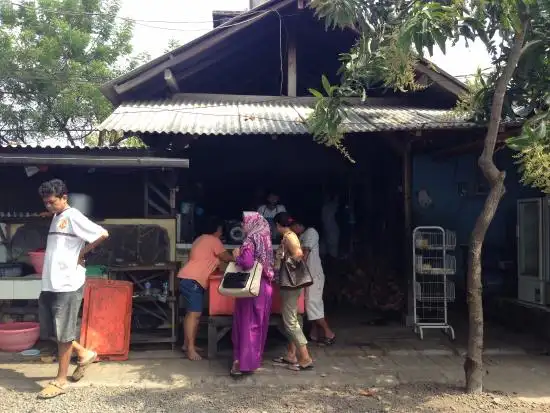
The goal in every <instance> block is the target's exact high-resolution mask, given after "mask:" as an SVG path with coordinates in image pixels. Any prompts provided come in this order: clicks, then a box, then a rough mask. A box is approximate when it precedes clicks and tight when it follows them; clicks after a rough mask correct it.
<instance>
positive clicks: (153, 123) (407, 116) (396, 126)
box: [99, 94, 475, 135]
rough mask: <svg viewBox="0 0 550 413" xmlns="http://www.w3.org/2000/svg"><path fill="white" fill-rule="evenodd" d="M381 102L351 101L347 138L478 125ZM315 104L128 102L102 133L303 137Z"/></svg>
mask: <svg viewBox="0 0 550 413" xmlns="http://www.w3.org/2000/svg"><path fill="white" fill-rule="evenodd" d="M379 102H384V101H380V100H376V99H373V100H367V102H366V103H361V102H360V100H359V99H348V100H347V104H348V105H347V106H346V107H345V109H344V111H345V114H346V119H345V121H344V123H343V125H342V127H343V129H344V131H345V132H346V133H350V132H377V131H407V130H421V129H451V128H468V127H472V126H475V125H474V124H472V123H470V122H466V121H464V120H463V119H459V118H457V117H456V116H455V114H454V113H453V112H451V111H449V110H434V109H424V108H417V107H409V106H395V105H390V104H387V103H379ZM314 104H315V100H314V99H313V98H309V97H300V98H291V97H273V96H236V95H207V94H181V95H177V96H175V97H174V98H172V99H167V100H158V101H144V102H126V103H123V104H122V105H120V106H119V107H118V108H116V109H115V111H114V112H113V113H112V114H111V116H109V117H108V118H107V119H106V120H105V121H104V122H103V123H102V124H101V125H100V126H99V130H105V131H117V132H136V133H179V134H190V135H252V134H273V135H285V134H288V135H300V134H307V133H308V129H307V126H306V122H305V120H306V119H307V117H308V116H309V115H310V114H311V113H312V111H313V105H314Z"/></svg>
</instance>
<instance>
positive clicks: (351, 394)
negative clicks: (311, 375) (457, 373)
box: [0, 384, 550, 413]
mask: <svg viewBox="0 0 550 413" xmlns="http://www.w3.org/2000/svg"><path fill="white" fill-rule="evenodd" d="M0 411H4V412H12V413H54V412H77V411H101V412H104V413H111V412H128V411H132V412H156V413H160V412H182V413H192V412H197V413H198V412H201V413H214V412H216V413H217V412H227V413H283V412H284V413H302V412H305V413H321V412H324V413H333V412H338V413H343V412H346V413H347V412H349V413H361V412H369V413H371V412H372V413H376V412H396V413H411V412H426V413H432V412H433V413H436V412H437V413H454V412H460V413H470V412H471V413H474V412H476V413H478V412H488V413H497V412H514V413H527V412H540V413H545V412H550V404H543V403H542V404H541V403H537V402H535V401H526V400H520V399H518V398H517V397H515V396H513V395H511V396H507V395H501V394H491V393H486V394H482V395H465V394H464V393H463V392H462V390H461V389H459V388H456V387H454V388H453V387H449V386H445V385H430V384H415V385H410V386H408V385H401V386H397V387H393V388H383V389H375V388H358V387H354V386H346V387H314V388H310V387H308V386H298V387H278V386H273V387H267V388H261V387H252V388H248V387H245V386H237V387H231V386H224V387H221V388H220V387H213V386H202V387H196V388H186V389H173V390H162V391H159V390H147V389H135V388H133V389H129V388H122V387H120V388H115V387H86V388H75V389H71V391H69V392H68V393H67V394H65V395H63V396H60V397H59V398H57V399H54V400H49V401H40V400H37V399H36V393H34V392H24V391H14V390H0Z"/></svg>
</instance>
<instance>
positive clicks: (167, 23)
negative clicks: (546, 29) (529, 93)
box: [120, 0, 490, 80]
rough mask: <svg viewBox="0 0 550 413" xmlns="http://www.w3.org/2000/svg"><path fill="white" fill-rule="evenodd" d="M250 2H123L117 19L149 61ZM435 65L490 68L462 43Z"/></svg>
mask: <svg viewBox="0 0 550 413" xmlns="http://www.w3.org/2000/svg"><path fill="white" fill-rule="evenodd" d="M248 5H249V0H154V1H151V0H123V1H122V8H121V11H120V16H123V17H128V18H130V19H133V20H136V22H135V29H134V40H133V43H134V44H133V45H134V51H135V53H143V52H146V53H148V54H149V55H150V56H151V57H152V58H155V57H158V56H160V55H162V54H163V53H165V52H166V49H167V45H168V43H169V41H170V40H171V39H174V40H177V41H178V42H179V43H180V44H185V43H187V42H189V41H191V40H193V39H195V38H197V37H199V36H201V35H203V34H205V33H206V32H208V31H209V30H211V29H212V11H213V10H235V11H238V10H245V9H248ZM426 57H427V58H429V59H430V60H432V61H433V62H434V63H435V64H436V65H438V66H440V67H441V68H442V69H443V70H445V71H446V72H448V73H450V74H451V75H453V76H458V77H459V79H460V80H464V78H465V75H471V74H473V73H475V72H476V70H477V68H478V67H481V68H482V69H485V68H487V67H489V66H490V60H489V56H488V55H487V52H486V50H485V47H484V45H483V44H482V43H481V42H476V43H474V44H473V45H470V47H469V48H466V46H465V45H464V44H459V45H457V46H455V47H452V48H448V50H447V54H446V55H444V54H443V53H441V52H440V51H439V50H437V51H434V56H433V57H431V58H430V57H429V56H426Z"/></svg>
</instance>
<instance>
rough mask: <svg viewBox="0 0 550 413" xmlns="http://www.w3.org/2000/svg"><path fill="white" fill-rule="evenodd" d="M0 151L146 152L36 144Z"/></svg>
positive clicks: (5, 146) (12, 145)
mask: <svg viewBox="0 0 550 413" xmlns="http://www.w3.org/2000/svg"><path fill="white" fill-rule="evenodd" d="M0 149H6V150H14V151H16V150H37V151H67V150H70V151H74V152H90V151H93V152H107V153H108V152H113V153H114V152H116V153H118V152H148V149H147V148H132V147H125V146H93V145H78V146H72V145H68V144H67V145H42V144H38V143H9V144H7V143H0Z"/></svg>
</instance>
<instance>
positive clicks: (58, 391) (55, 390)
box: [37, 381, 65, 400]
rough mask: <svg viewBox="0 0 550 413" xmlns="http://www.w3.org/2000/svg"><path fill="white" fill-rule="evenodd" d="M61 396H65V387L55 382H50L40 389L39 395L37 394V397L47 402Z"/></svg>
mask: <svg viewBox="0 0 550 413" xmlns="http://www.w3.org/2000/svg"><path fill="white" fill-rule="evenodd" d="M62 394H65V386H62V385H60V384H59V383H57V382H55V381H51V382H49V383H48V385H47V386H46V387H44V388H43V389H42V391H41V392H40V393H38V396H37V397H38V398H39V399H42V400H47V399H53V398H54V397H57V396H61V395H62Z"/></svg>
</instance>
